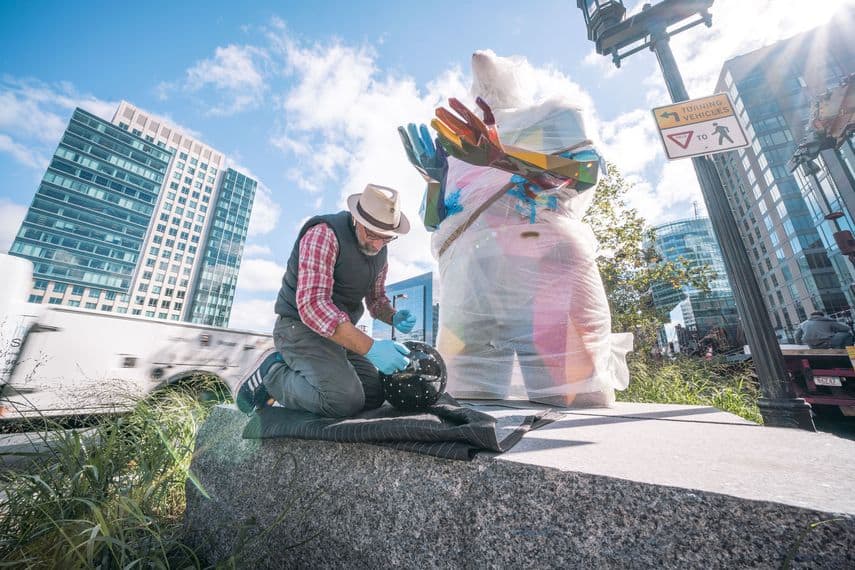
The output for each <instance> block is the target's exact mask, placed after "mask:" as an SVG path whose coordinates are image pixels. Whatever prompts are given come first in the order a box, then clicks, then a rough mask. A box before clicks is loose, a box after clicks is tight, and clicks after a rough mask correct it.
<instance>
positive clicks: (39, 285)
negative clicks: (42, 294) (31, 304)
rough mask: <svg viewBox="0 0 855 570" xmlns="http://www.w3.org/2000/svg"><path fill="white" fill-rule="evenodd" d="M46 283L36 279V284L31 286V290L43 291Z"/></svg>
mask: <svg viewBox="0 0 855 570" xmlns="http://www.w3.org/2000/svg"><path fill="white" fill-rule="evenodd" d="M47 284H48V282H47V281H45V280H44V279H36V282H35V283H34V284H33V289H39V290H44V289H47Z"/></svg>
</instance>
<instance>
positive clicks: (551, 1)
mask: <svg viewBox="0 0 855 570" xmlns="http://www.w3.org/2000/svg"><path fill="white" fill-rule="evenodd" d="M641 3H642V2H640V1H634V0H628V1H627V2H626V4H627V6H628V7H629V9H630V12H633V11H636V10H638V9H639V8H640V5H641ZM852 3H853V2H852V1H851V0H813V1H812V2H810V3H802V2H790V1H787V0H716V2H715V4H714V6H713V9H712V14H713V27H712V28H710V29H707V28H704V27H697V28H694V29H692V30H690V31H688V32H685V33H683V34H682V35H680V36H678V37H677V38H675V39H674V41H673V42H672V43H673V47H674V51H675V54H676V56H677V59H678V63H679V64H680V67H681V70H682V71H683V75H684V78H685V80H686V83H687V86H688V88H689V92H690V94H691V95H692V96H694V97H699V96H703V95H708V94H710V93H712V90H713V88H714V85H715V82H716V80H717V78H718V73H719V70H720V69H721V65H722V63H723V62H724V61H725V60H726V59H728V58H730V57H733V56H735V55H738V54H740V53H745V52H747V51H750V50H752V49H756V48H758V47H760V46H762V45H766V44H768V43H771V42H773V41H776V40H778V39H781V38H783V37H788V36H791V35H793V34H795V33H798V32H800V31H804V30H806V29H809V28H811V27H814V26H816V25H820V24H822V23H824V22H825V21H827V19H828V18H829V16H830V15H831V14H832V13H834V12H835V11H837V10H838V9H840V8H842V7H843V6H844V5H847V4H852ZM523 6H525V7H524V8H523ZM0 37H2V38H3V42H2V44H0V250H5V249H7V248H8V246H9V244H10V243H11V239H12V237H13V236H14V234H15V232H16V231H17V228H18V225H19V224H20V220H21V217H22V216H23V213H24V211H25V209H26V207H27V206H28V205H29V203H30V201H31V199H32V196H33V194H34V192H35V190H36V188H37V186H38V182H39V180H40V178H41V176H42V174H43V173H44V168H45V166H46V164H47V161H48V160H49V158H50V156H51V154H52V153H53V151H54V149H55V147H56V144H57V142H58V140H59V137H60V135H61V133H62V130H63V129H64V127H65V124H66V123H67V121H68V118H69V116H70V115H71V112H72V110H73V108H74V107H75V106H81V107H84V108H86V109H88V110H90V111H92V112H95V113H97V114H99V115H101V116H103V117H104V118H106V119H110V118H111V117H112V113H113V110H114V109H115V107H116V105H117V104H118V102H119V101H120V100H121V99H125V100H128V101H129V102H131V103H133V104H135V105H137V106H138V107H141V108H143V109H145V110H147V111H149V112H152V113H155V114H159V115H161V116H163V117H165V118H167V119H168V120H169V121H170V122H172V123H174V124H176V125H177V126H179V127H180V128H182V129H183V130H185V131H187V132H188V133H190V134H195V135H197V136H198V137H199V138H200V139H201V140H204V141H205V142H206V143H208V144H210V145H211V146H213V147H215V148H217V149H219V150H221V151H223V152H224V153H225V154H226V155H227V156H228V157H229V158H230V160H231V161H232V163H233V164H234V165H235V166H236V167H238V168H240V169H243V170H245V171H248V172H249V173H250V174H252V175H253V176H254V177H256V178H257V179H258V180H259V181H260V182H261V186H260V189H259V195H258V199H257V202H256V208H255V209H254V213H253V218H252V222H251V228H250V236H249V239H248V242H247V252H246V255H245V258H244V262H243V266H242V270H241V277H240V280H239V282H238V295H237V298H236V304H235V310H234V311H233V316H232V325H233V326H239V327H246V328H255V329H260V330H265V329H267V328H268V326H269V323H270V322H271V317H270V314H271V312H272V301H273V299H274V297H275V293H276V288H277V287H278V283H279V280H280V278H281V271H282V267H283V264H284V260H285V259H286V257H287V255H288V253H289V251H290V248H291V246H292V244H293V240H294V237H295V234H296V231H297V229H298V228H299V226H300V224H301V223H302V221H303V220H305V219H306V218H307V217H308V216H310V215H312V214H314V213H319V212H327V211H336V210H338V209H340V208H341V206H342V204H343V197H344V196H346V195H347V194H349V193H352V192H357V191H359V190H360V189H361V188H362V187H363V186H364V185H365V184H366V183H367V182H376V183H380V184H385V185H389V186H394V187H397V188H399V189H400V190H401V191H402V193H404V195H405V202H404V205H405V211H407V212H408V214H409V215H410V218H411V219H414V218H415V219H417V217H418V214H417V208H418V203H419V201H420V198H421V192H422V188H423V187H422V182H421V179H420V177H419V176H418V175H417V174H416V173H415V171H414V170H412V169H411V168H410V167H409V165H408V164H407V162H406V159H405V157H404V154H403V152H402V151H401V149H400V148H399V143H398V140H397V134H396V132H395V126H396V125H398V124H401V123H403V122H409V121H414V122H427V121H428V120H429V119H430V117H431V115H432V110H433V108H434V107H435V106H436V105H437V104H439V103H441V102H442V101H444V100H445V99H446V98H447V97H449V96H458V97H462V98H464V99H465V98H466V95H467V89H468V86H469V83H470V71H469V58H470V55H471V53H472V52H473V51H474V50H477V49H492V50H493V51H495V52H496V53H497V54H499V55H508V56H509V55H517V56H522V57H524V58H525V59H526V61H527V64H526V66H525V69H526V73H527V80H528V81H529V82H530V84H531V85H532V89H533V90H535V91H536V92H537V93H538V94H543V95H546V94H550V93H557V92H561V93H564V94H570V96H572V97H574V98H576V99H578V100H579V102H580V103H582V104H583V105H585V106H586V107H587V108H588V110H589V111H590V113H591V115H592V120H591V124H590V127H591V128H592V129H594V130H595V131H596V132H597V134H598V138H599V139H600V141H601V143H602V148H603V150H604V152H605V154H606V157H607V158H608V159H610V160H612V161H613V162H615V163H616V164H617V165H618V166H619V167H620V168H621V169H622V170H623V172H624V174H625V175H626V176H627V177H628V179H629V180H630V181H632V182H634V183H635V185H636V186H635V188H634V190H633V195H632V200H633V204H634V205H635V206H636V207H637V208H638V209H639V211H640V212H641V213H642V215H644V216H645V217H646V218H647V219H648V220H649V221H650V222H651V223H661V222H664V221H669V220H673V219H678V218H683V217H688V216H691V215H692V212H693V202H694V201H698V202H699V207H700V209H701V211H702V212H703V210H704V208H703V202H702V200H701V198H700V193H699V191H698V187H697V183H696V181H695V179H694V175H693V173H692V170H691V163H690V162H688V161H675V162H671V163H666V161H665V160H664V156H663V152H662V149H661V144H660V142H659V140H658V138H657V136H656V133H655V130H654V124H653V121H652V119H651V116H650V108H651V107H655V106H660V105H663V104H667V103H669V102H670V101H669V100H668V98H667V95H666V93H665V90H664V87H663V85H662V81H661V77H660V75H659V72H658V68H657V67H656V62H655V58H654V57H653V54H652V53H650V52H647V51H645V52H641V53H639V54H637V55H635V56H632V57H631V58H630V59H628V60H626V61H625V62H624V64H623V66H622V68H621V69H620V70H616V69H615V68H614V67H613V66H612V64H611V63H610V62H609V61H608V59H607V58H603V57H601V56H597V55H596V54H594V53H593V49H592V45H591V44H590V42H588V40H587V38H586V34H585V29H584V23H583V20H582V16H581V13H580V12H579V10H578V9H577V8H576V3H575V1H574V0H560V1H559V0H533V1H531V2H528V3H525V4H524V3H520V2H511V1H501V0H496V1H494V2H491V3H489V4H488V3H483V2H463V1H457V2H454V1H443V0H436V1H434V2H430V3H428V2H406V1H398V2H394V1H379V0H377V1H351V2H343V1H342V2H329V1H316V2H282V1H280V2H273V1H251V0H247V1H244V2H241V3H236V2H227V1H220V0H214V1H212V0H207V1H205V2H190V1H188V2H165V1H160V0H157V1H149V2H140V3H133V4H131V3H125V2H106V1H86V0H78V1H76V2H51V1H14V0H0ZM414 225H415V226H416V229H415V230H414V231H413V232H412V234H411V235H410V236H407V238H405V239H402V240H399V241H398V242H396V243H395V244H394V245H393V250H392V251H391V254H392V255H391V264H390V274H391V275H390V278H391V279H403V278H406V277H410V276H413V275H415V274H418V273H422V272H424V271H429V270H431V269H432V268H433V259H432V257H431V255H430V248H429V235H428V234H427V233H426V232H425V231H424V230H423V228H420V227H418V224H414Z"/></svg>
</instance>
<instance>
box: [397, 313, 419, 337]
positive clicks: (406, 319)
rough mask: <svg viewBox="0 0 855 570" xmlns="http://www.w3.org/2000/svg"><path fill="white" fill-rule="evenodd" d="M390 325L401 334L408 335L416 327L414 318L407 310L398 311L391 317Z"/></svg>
mask: <svg viewBox="0 0 855 570" xmlns="http://www.w3.org/2000/svg"><path fill="white" fill-rule="evenodd" d="M392 325H393V326H394V327H395V328H396V329H398V330H399V331H401V332H402V333H408V332H410V331H411V330H413V327H414V326H416V316H415V315H414V314H412V313H411V312H410V311H408V310H407V309H404V310H403V311H398V312H396V313H395V316H394V317H392Z"/></svg>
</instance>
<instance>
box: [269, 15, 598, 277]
mask: <svg viewBox="0 0 855 570" xmlns="http://www.w3.org/2000/svg"><path fill="white" fill-rule="evenodd" d="M271 42H272V44H273V45H274V47H275V48H276V50H277V53H278V54H279V55H280V56H281V57H282V58H283V59H284V60H285V61H286V64H285V66H284V67H285V69H286V70H287V72H288V73H289V74H290V77H289V78H290V79H291V80H292V82H293V87H292V88H291V89H290V90H289V91H287V92H285V93H284V94H282V95H281V106H282V108H283V109H284V111H285V117H287V124H285V125H283V126H282V130H281V132H279V133H274V136H273V140H276V141H277V142H278V143H279V144H278V145H277V146H278V148H280V149H281V150H282V151H283V152H285V153H287V154H293V155H296V156H299V157H300V158H301V161H300V165H299V167H298V168H296V169H294V170H291V171H289V172H288V174H287V175H288V177H289V178H290V179H292V180H294V181H295V183H296V185H297V186H298V187H299V188H303V189H309V188H315V187H320V188H325V187H329V186H330V184H327V182H330V181H332V182H337V183H338V184H337V186H338V187H340V188H341V190H340V192H339V195H338V197H337V200H336V202H337V203H336V207H335V208H333V207H331V205H330V203H329V201H328V200H325V201H324V204H325V205H326V206H327V207H329V209H330V210H333V209H339V208H344V207H345V198H346V196H348V195H350V194H353V193H356V192H360V191H362V189H363V188H364V186H365V184H366V183H368V182H374V183H377V184H382V185H385V186H391V187H393V188H397V189H398V190H399V191H400V192H401V196H402V201H403V209H404V212H405V213H406V214H407V216H408V217H409V218H410V220H411V222H412V230H411V232H410V233H409V234H408V235H406V236H403V237H401V238H400V239H399V240H397V241H396V242H395V243H394V244H392V245H390V247H389V255H390V266H389V280H390V281H396V280H399V279H403V278H407V277H411V276H413V275H416V274H419V273H423V272H425V271H431V270H434V269H435V264H434V261H433V258H432V255H431V252H430V235H429V233H428V232H427V231H426V230H425V229H424V226H423V225H422V224H421V223H420V221H419V216H418V209H419V205H420V202H421V198H422V194H423V192H424V181H423V180H422V178H421V177H420V176H419V175H418V173H417V172H416V171H415V169H414V168H413V167H412V166H411V165H410V164H409V162H408V161H407V159H406V155H405V153H404V151H403V149H402V147H401V142H400V139H399V138H398V133H397V127H398V126H399V125H406V124H407V123H410V122H414V123H421V122H425V123H427V122H429V120H430V119H431V118H432V117H433V115H434V109H435V108H436V107H437V105H439V104H445V102H446V98H447V97H452V96H453V97H457V98H459V99H461V100H462V101H464V102H466V101H469V99H470V96H469V80H468V78H467V77H465V76H464V73H463V72H462V71H461V70H460V69H459V68H456V67H455V68H451V69H448V70H447V71H445V72H444V73H442V74H440V75H439V76H438V77H437V78H436V79H434V80H433V81H431V82H429V83H428V84H427V86H426V88H425V89H423V90H420V89H419V88H418V87H417V86H416V84H415V81H414V80H413V79H412V78H411V77H408V76H397V75H395V74H393V73H389V72H385V71H382V70H380V69H378V67H377V65H376V61H375V53H374V51H373V50H372V49H371V48H370V47H366V46H347V45H343V44H342V43H340V42H332V43H330V44H328V45H313V46H308V47H307V46H302V45H300V44H299V43H297V42H296V41H294V40H293V39H292V38H291V37H290V36H288V35H287V33H286V32H281V31H280V32H276V33H275V34H273V35H272V36H271ZM519 73H520V75H521V82H522V83H524V84H526V85H527V86H529V87H530V93H531V95H532V98H545V97H547V96H554V95H557V94H561V95H563V96H565V97H568V98H572V99H573V100H575V101H577V102H578V103H579V104H580V105H581V106H582V107H583V108H585V109H586V110H588V111H589V117H587V119H588V121H589V126H590V127H591V130H592V131H596V126H597V121H596V116H595V114H594V113H593V103H592V101H591V98H590V96H589V95H588V94H587V93H586V92H585V91H584V90H583V89H582V88H581V87H580V86H579V85H578V84H576V83H574V82H573V81H571V80H570V78H568V77H566V76H565V75H563V74H561V73H560V72H558V71H557V70H556V69H554V68H551V67H545V68H537V67H534V66H532V65H530V64H528V63H527V62H525V61H523V63H522V64H521V65H520V67H519ZM301 181H302V182H301ZM325 198H326V196H325ZM316 206H317V207H320V204H316ZM304 221H305V220H301V221H300V222H299V223H298V224H297V225H296V226H295V229H296V228H298V227H300V226H302V224H303V222H304Z"/></svg>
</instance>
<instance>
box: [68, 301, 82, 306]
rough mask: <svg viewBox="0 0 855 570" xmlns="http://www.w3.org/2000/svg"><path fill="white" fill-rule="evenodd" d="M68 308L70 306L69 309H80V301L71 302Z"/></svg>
mask: <svg viewBox="0 0 855 570" xmlns="http://www.w3.org/2000/svg"><path fill="white" fill-rule="evenodd" d="M68 306H69V307H79V306H80V301H69V302H68Z"/></svg>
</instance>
